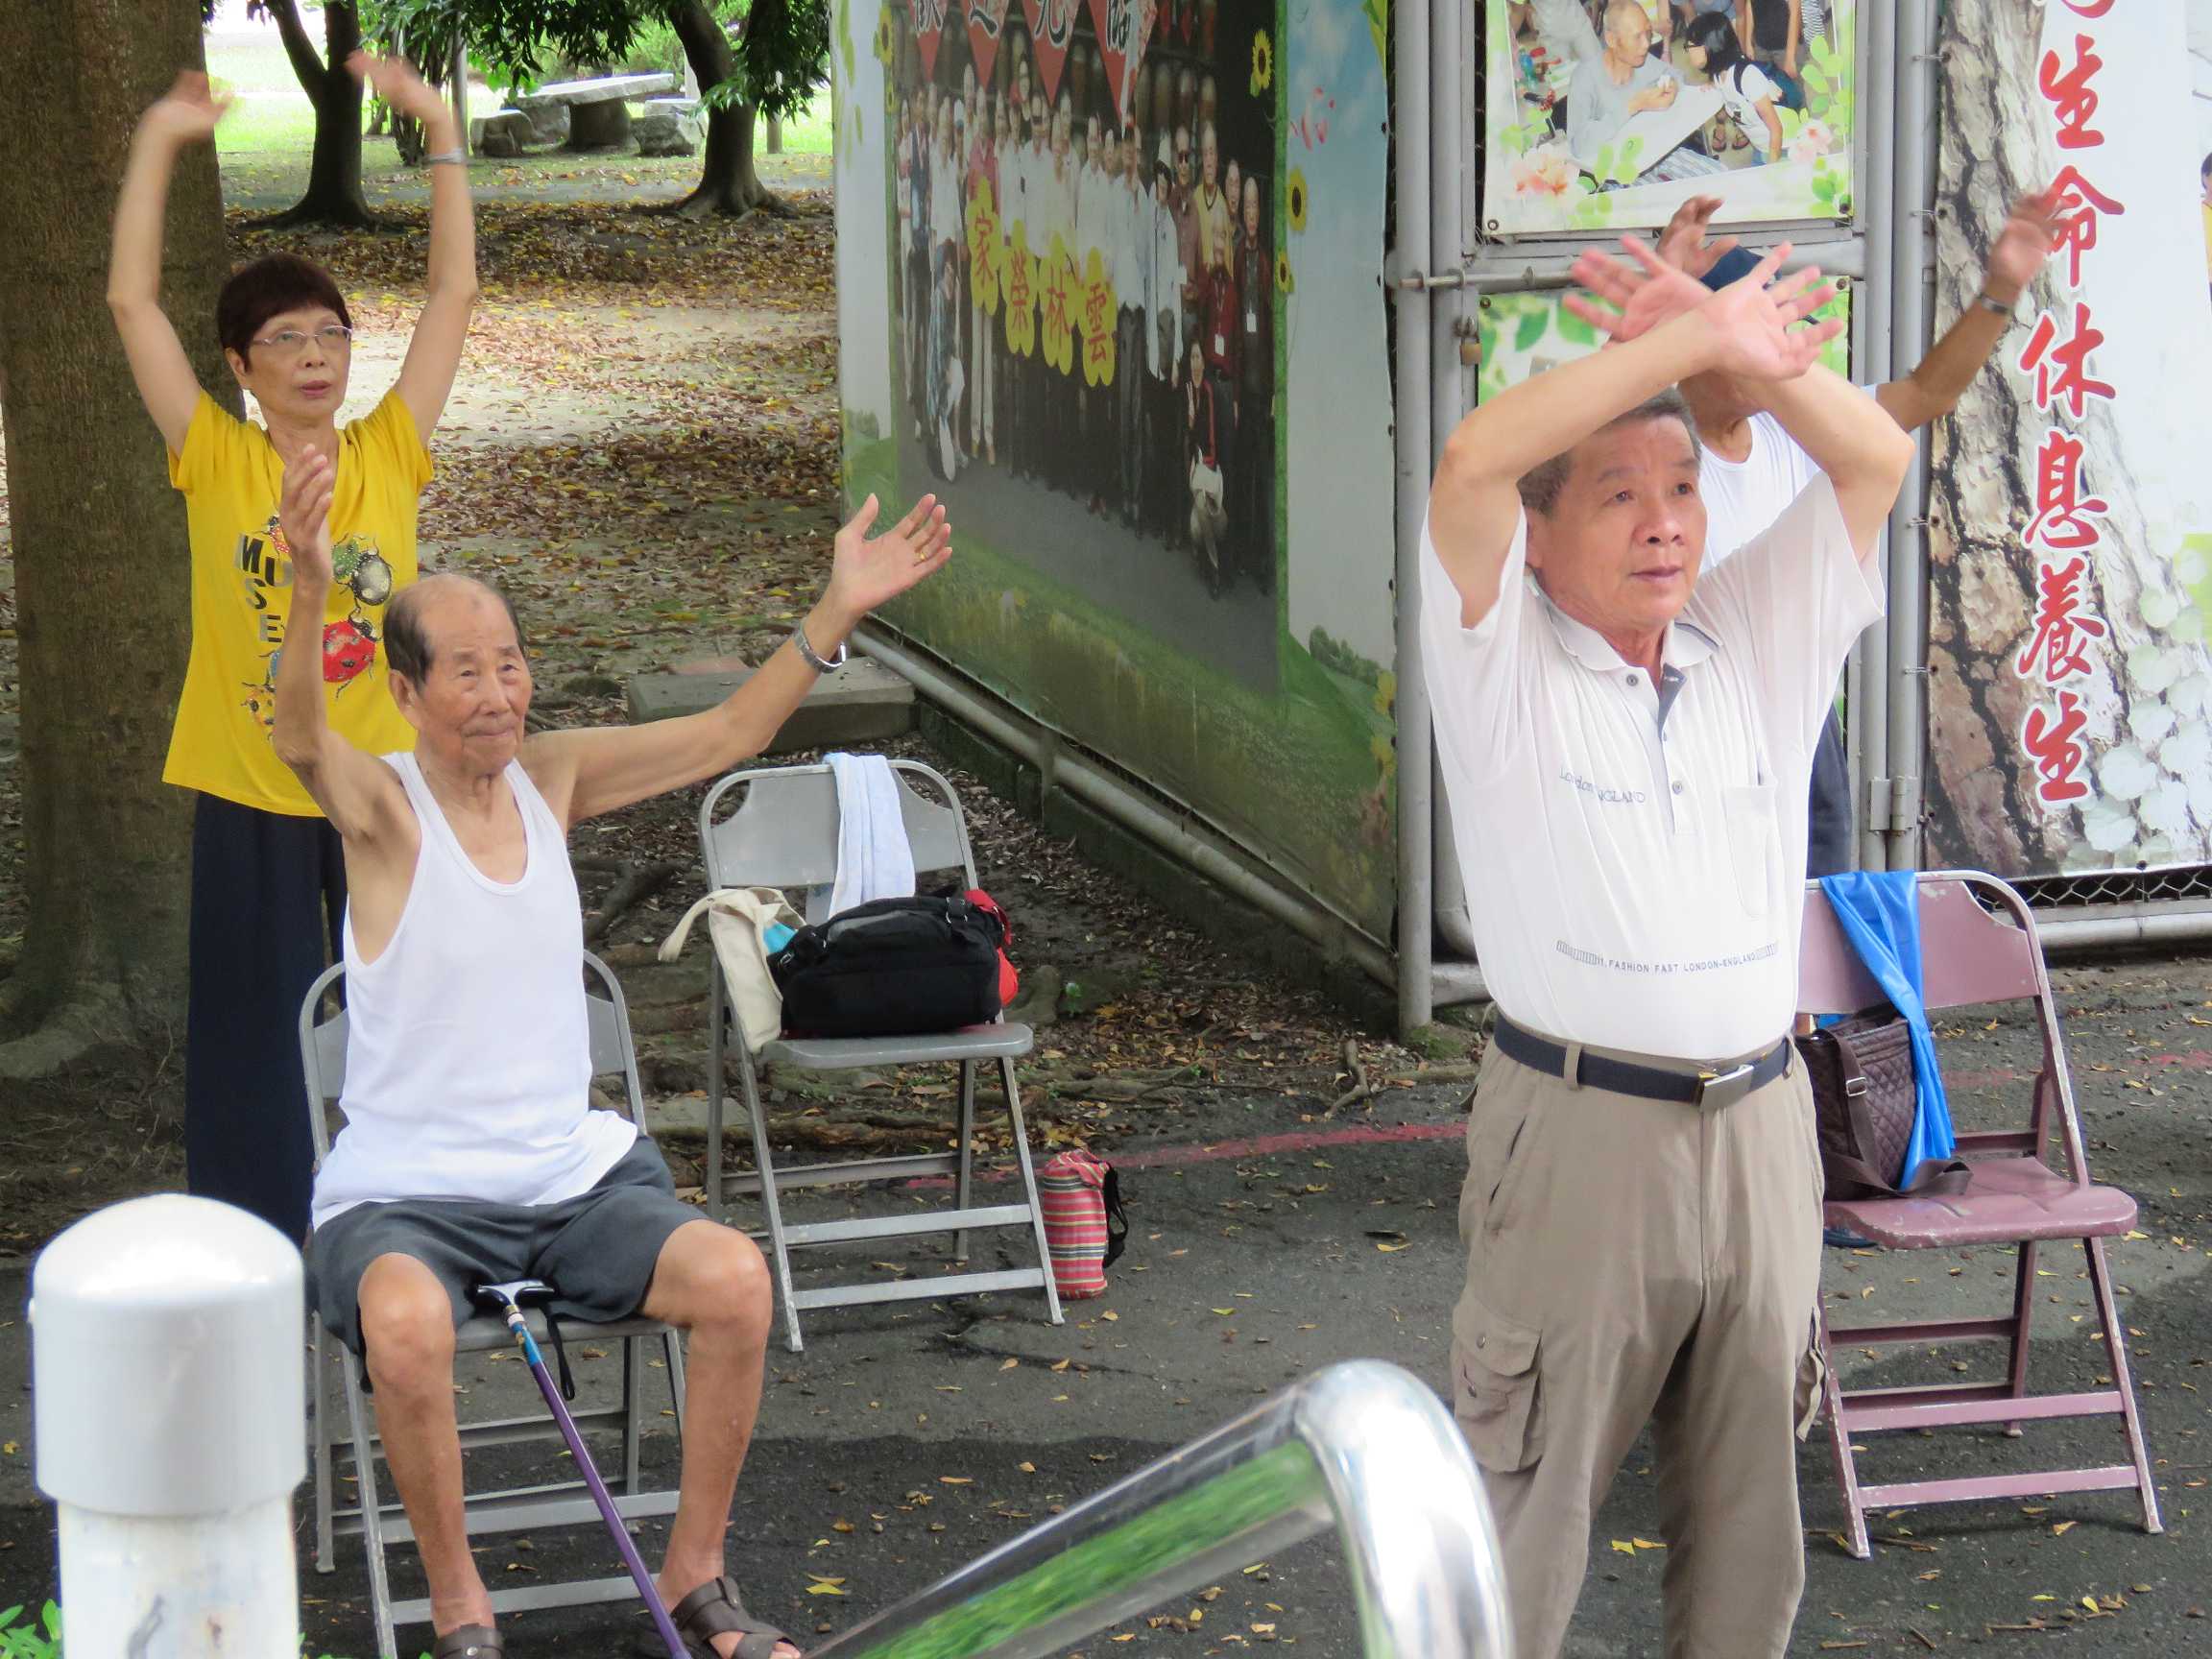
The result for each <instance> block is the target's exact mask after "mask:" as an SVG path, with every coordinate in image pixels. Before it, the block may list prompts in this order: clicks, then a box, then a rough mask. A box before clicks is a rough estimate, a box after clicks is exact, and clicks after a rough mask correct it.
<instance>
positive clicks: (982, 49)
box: [968, 0, 1012, 86]
mask: <svg viewBox="0 0 2212 1659" xmlns="http://www.w3.org/2000/svg"><path fill="white" fill-rule="evenodd" d="M1010 4H1012V0H968V52H969V56H971V57H972V58H974V60H975V79H976V81H977V82H979V83H980V84H983V85H985V86H989V85H990V84H991V70H992V68H993V67H994V66H995V65H996V64H997V63H998V42H999V40H1000V39H1001V38H1003V37H1004V35H1005V32H1006V9H1007V7H1008V6H1009V5H1010Z"/></svg>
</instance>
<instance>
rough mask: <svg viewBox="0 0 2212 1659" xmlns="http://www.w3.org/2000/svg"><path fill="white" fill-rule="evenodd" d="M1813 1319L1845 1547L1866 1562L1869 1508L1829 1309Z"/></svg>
mask: <svg viewBox="0 0 2212 1659" xmlns="http://www.w3.org/2000/svg"><path fill="white" fill-rule="evenodd" d="M1814 1319H1815V1324H1816V1328H1817V1330H1818V1332H1819V1335H1820V1369H1821V1371H1822V1373H1823V1375H1822V1378H1821V1383H1820V1386H1821V1391H1822V1393H1823V1394H1824V1395H1825V1396H1826V1398H1827V1402H1828V1450H1829V1452H1830V1453H1831V1454H1832V1455H1834V1457H1835V1459H1836V1484H1837V1486H1838V1488H1839V1489H1840V1491H1841V1492H1842V1494H1843V1514H1844V1522H1845V1528H1846V1530H1845V1536H1846V1537H1847V1538H1848V1539H1849V1543H1848V1545H1847V1546H1846V1547H1847V1548H1848V1549H1849V1550H1850V1551H1851V1553H1852V1554H1853V1555H1854V1556H1856V1557H1857V1558H1858V1559H1860V1560H1862V1561H1863V1560H1865V1559H1867V1558H1868V1557H1869V1556H1871V1555H1872V1554H1873V1553H1874V1546H1873V1545H1872V1543H1871V1542H1869V1541H1868V1539H1867V1537H1866V1511H1865V1509H1864V1507H1863V1505H1862V1504H1861V1503H1860V1502H1859V1464H1858V1461H1857V1458H1856V1457H1855V1456H1854V1455H1853V1453H1852V1451H1851V1434H1850V1431H1848V1430H1847V1429H1845V1428H1844V1426H1843V1380H1842V1378H1841V1377H1839V1375H1838V1374H1837V1371H1836V1349H1835V1345H1834V1344H1833V1343H1831V1342H1830V1341H1829V1340H1828V1310H1827V1309H1826V1308H1817V1309H1815V1311H1814Z"/></svg>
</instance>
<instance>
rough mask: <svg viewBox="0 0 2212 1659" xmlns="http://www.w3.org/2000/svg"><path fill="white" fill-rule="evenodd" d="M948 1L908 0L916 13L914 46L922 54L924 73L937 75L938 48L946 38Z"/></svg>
mask: <svg viewBox="0 0 2212 1659" xmlns="http://www.w3.org/2000/svg"><path fill="white" fill-rule="evenodd" d="M945 4H946V0H907V5H908V6H909V7H910V8H911V9H912V10H913V12H914V45H915V49H916V50H917V51H919V52H920V53H921V54H922V73H923V75H924V76H930V75H934V74H936V73H937V47H938V45H939V44H940V43H941V42H942V41H943V40H944V38H945Z"/></svg>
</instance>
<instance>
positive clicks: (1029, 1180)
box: [998, 1058, 1062, 1325]
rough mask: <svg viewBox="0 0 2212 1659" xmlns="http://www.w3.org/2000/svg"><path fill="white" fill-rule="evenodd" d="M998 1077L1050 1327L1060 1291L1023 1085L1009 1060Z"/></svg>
mask: <svg viewBox="0 0 2212 1659" xmlns="http://www.w3.org/2000/svg"><path fill="white" fill-rule="evenodd" d="M998 1074H999V1076H1000V1077H1001V1078H1002V1079H1003V1080H1004V1082H1005V1085H1006V1111H1007V1115H1008V1116H1009V1117H1011V1118H1013V1120H1014V1159H1015V1162H1016V1163H1018V1164H1019V1165H1020V1166H1022V1196H1024V1197H1025V1198H1027V1199H1028V1200H1029V1226H1030V1231H1031V1232H1033V1233H1034V1234H1035V1235H1036V1237H1037V1265H1038V1266H1040V1267H1042V1268H1043V1269H1044V1270H1045V1309H1046V1313H1047V1314H1048V1315H1049V1316H1050V1318H1051V1321H1052V1323H1053V1324H1055V1325H1058V1324H1060V1323H1061V1322H1062V1321H1061V1316H1060V1287H1059V1286H1058V1285H1056V1284H1054V1283H1053V1280H1052V1246H1051V1245H1050V1244H1048V1243H1046V1239H1045V1206H1044V1204H1043V1203H1042V1202H1041V1201H1040V1200H1039V1199H1038V1196H1037V1171H1036V1170H1035V1168H1033V1167H1032V1166H1031V1165H1030V1162H1029V1128H1028V1125H1027V1124H1026V1123H1024V1122H1023V1121H1022V1085H1021V1084H1020V1083H1018V1082H1017V1081H1015V1077H1014V1062H1013V1060H1012V1059H1011V1058H1008V1059H1001V1060H1000V1061H999V1062H998Z"/></svg>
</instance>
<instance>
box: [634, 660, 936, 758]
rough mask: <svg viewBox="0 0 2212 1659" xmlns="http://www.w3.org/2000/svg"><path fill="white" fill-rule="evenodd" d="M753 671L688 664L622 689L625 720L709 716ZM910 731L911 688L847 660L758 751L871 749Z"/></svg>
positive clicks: (875, 667)
mask: <svg viewBox="0 0 2212 1659" xmlns="http://www.w3.org/2000/svg"><path fill="white" fill-rule="evenodd" d="M752 675H753V670H752V669H751V668H749V667H746V666H744V665H742V664H740V663H733V662H729V661H721V662H709V663H696V664H690V665H687V667H685V668H676V669H671V670H667V671H664V672H661V673H655V674H639V675H637V676H635V677H634V678H633V679H632V680H631V682H630V719H631V721H632V723H633V724H636V725H642V724H644V723H645V722H646V721H648V720H668V719H672V718H675V717H676V716H678V715H683V714H696V713H698V712H699V711H700V710H701V709H711V708H713V707H714V705H715V704H717V703H719V702H721V701H722V699H723V698H725V697H727V696H729V695H730V693H731V692H733V691H734V690H736V688H737V687H738V686H740V685H743V684H744V683H745V682H746V681H747V680H749V679H751V678H752ZM913 729H914V687H913V686H911V685H908V684H907V683H906V682H905V681H904V680H902V679H901V678H900V677H899V676H898V675H897V674H894V673H893V672H892V671H891V670H890V669H888V668H886V667H884V666H883V665H882V664H881V663H880V662H871V661H867V660H866V659H865V658H860V657H855V658H854V659H853V660H852V661H849V662H847V663H846V664H845V666H844V667H842V668H840V669H839V670H838V671H837V672H836V673H834V674H825V675H823V676H821V678H819V679H818V680H816V681H815V683H814V688H813V689H812V690H811V691H809V692H808V693H807V694H806V701H805V702H804V703H802V704H800V705H799V707H798V709H796V710H795V711H794V712H793V713H792V715H791V718H790V719H788V720H786V721H785V722H784V723H783V728H782V730H781V731H780V732H778V733H776V735H775V737H774V738H773V739H772V740H771V741H770V742H769V744H768V747H767V748H766V749H765V750H764V751H763V753H764V754H769V755H790V754H795V753H797V752H799V751H801V750H807V749H842V748H849V747H851V746H852V745H854V744H855V743H878V742H881V741H883V740H884V739H885V738H889V737H898V736H901V735H902V734H904V733H907V732H910V731H912V730H913Z"/></svg>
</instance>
